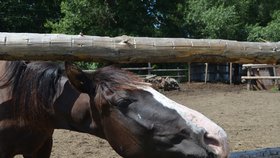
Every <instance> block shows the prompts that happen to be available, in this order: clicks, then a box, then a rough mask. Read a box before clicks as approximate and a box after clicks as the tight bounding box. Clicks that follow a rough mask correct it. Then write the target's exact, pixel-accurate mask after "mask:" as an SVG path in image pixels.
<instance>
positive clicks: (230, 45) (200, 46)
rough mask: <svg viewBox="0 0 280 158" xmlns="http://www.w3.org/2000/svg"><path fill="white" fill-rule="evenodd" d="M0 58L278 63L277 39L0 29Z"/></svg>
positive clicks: (278, 44)
mask: <svg viewBox="0 0 280 158" xmlns="http://www.w3.org/2000/svg"><path fill="white" fill-rule="evenodd" d="M0 60H63V61H65V60H68V61H69V60H72V61H74V60H75V61H95V62H114V63H148V62H152V63H172V62H184V63H188V62H203V63H227V62H233V63H272V64H275V63H280V42H266V43H264V42H238V41H232V40H220V39H187V38H150V37H130V36H119V37H113V38H111V37H99V36H84V35H83V36H80V35H65V34H36V33H0Z"/></svg>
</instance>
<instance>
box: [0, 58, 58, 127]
mask: <svg viewBox="0 0 280 158" xmlns="http://www.w3.org/2000/svg"><path fill="white" fill-rule="evenodd" d="M6 68H7V70H6V73H4V76H3V77H2V79H3V80H4V81H5V83H4V84H3V85H0V86H1V87H0V88H2V87H7V86H10V87H11V90H12V99H11V106H13V109H14V115H13V116H14V117H15V118H16V119H18V120H20V121H21V122H23V123H26V122H30V121H34V120H35V121H42V119H49V118H48V117H49V116H50V115H51V114H52V112H53V109H52V104H53V103H54V97H55V95H56V93H57V90H58V87H59V86H58V83H59V79H60V78H61V74H62V70H61V68H60V67H59V66H58V64H56V63H52V62H31V63H28V64H27V63H25V62H23V61H16V62H8V63H7V66H6Z"/></svg>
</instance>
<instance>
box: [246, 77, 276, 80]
mask: <svg viewBox="0 0 280 158" xmlns="http://www.w3.org/2000/svg"><path fill="white" fill-rule="evenodd" d="M241 79H245V80H255V79H280V76H241Z"/></svg>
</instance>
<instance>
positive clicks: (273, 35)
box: [247, 10, 280, 41]
mask: <svg viewBox="0 0 280 158" xmlns="http://www.w3.org/2000/svg"><path fill="white" fill-rule="evenodd" d="M248 30H249V32H250V33H249V35H248V38H247V39H248V40H249V41H280V10H278V11H275V13H274V14H273V15H272V20H271V21H270V22H269V23H268V24H267V26H260V25H259V24H256V25H254V26H248Z"/></svg>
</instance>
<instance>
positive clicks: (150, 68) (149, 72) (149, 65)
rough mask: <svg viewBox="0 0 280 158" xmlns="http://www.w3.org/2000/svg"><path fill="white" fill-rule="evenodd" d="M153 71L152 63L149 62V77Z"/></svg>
mask: <svg viewBox="0 0 280 158" xmlns="http://www.w3.org/2000/svg"><path fill="white" fill-rule="evenodd" d="M151 69H152V67H151V63H150V62H149V63H148V75H151Z"/></svg>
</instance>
